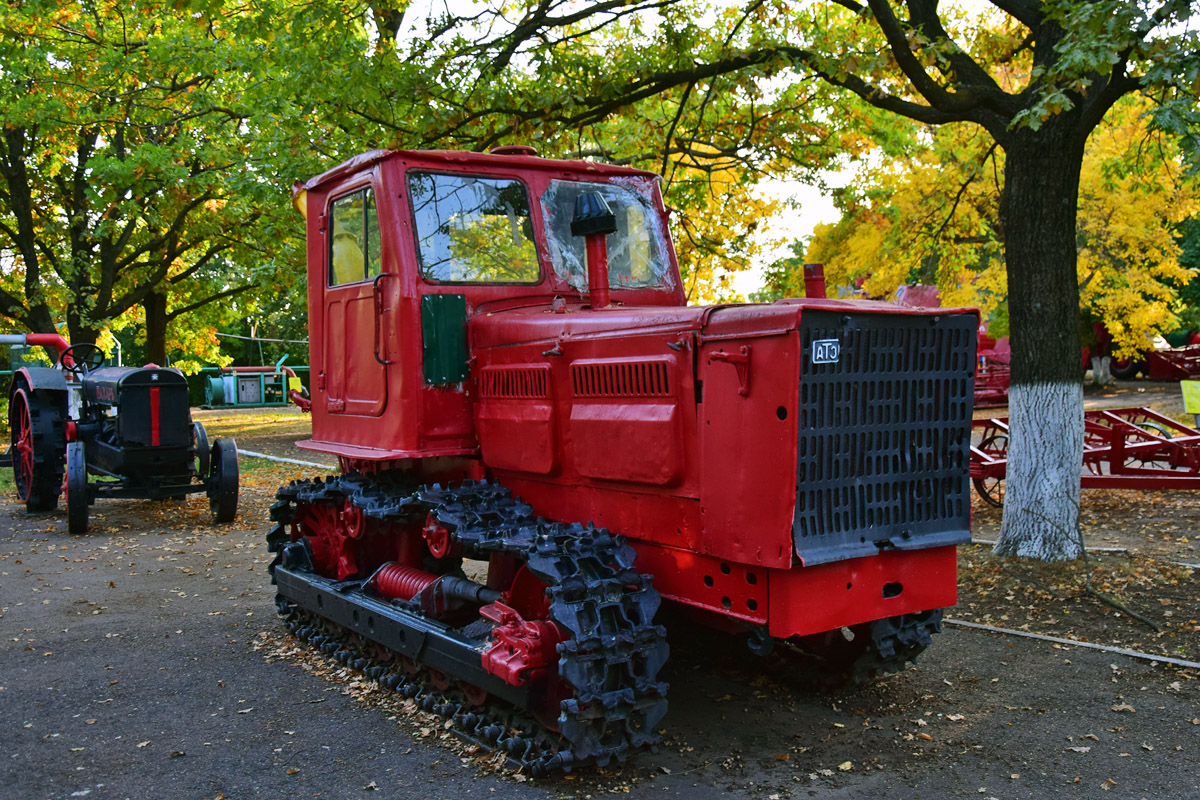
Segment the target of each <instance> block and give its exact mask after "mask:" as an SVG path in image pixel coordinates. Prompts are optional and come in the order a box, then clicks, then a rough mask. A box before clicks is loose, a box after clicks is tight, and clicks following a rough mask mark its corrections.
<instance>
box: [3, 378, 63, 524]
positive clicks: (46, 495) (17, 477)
mask: <svg viewBox="0 0 1200 800" xmlns="http://www.w3.org/2000/svg"><path fill="white" fill-rule="evenodd" d="M8 422H9V430H10V431H11V433H12V450H11V451H10V455H11V458H12V468H13V483H14V484H15V485H16V489H17V497H18V498H19V499H20V500H21V502H23V503H24V504H25V508H26V509H28V510H29V511H53V510H54V509H55V508H56V507H57V506H58V495H59V494H60V493H61V492H62V482H63V445H64V444H65V442H64V441H63V440H64V439H65V435H64V433H63V430H64V428H63V421H62V413H61V411H60V410H59V408H58V406H57V404H55V403H53V402H51V401H49V400H47V399H46V398H45V397H44V395H43V393H40V392H34V391H32V390H30V389H29V387H28V386H27V385H26V384H25V383H24V382H21V383H19V384H18V387H17V390H16V391H14V392H13V393H12V397H11V398H10V400H9V406H8Z"/></svg>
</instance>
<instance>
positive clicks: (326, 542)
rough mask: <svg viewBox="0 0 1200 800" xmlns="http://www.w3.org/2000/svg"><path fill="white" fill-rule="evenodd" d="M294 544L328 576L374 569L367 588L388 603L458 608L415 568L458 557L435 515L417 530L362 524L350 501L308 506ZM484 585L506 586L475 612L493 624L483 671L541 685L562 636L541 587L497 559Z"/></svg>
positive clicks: (436, 613)
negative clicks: (305, 545)
mask: <svg viewBox="0 0 1200 800" xmlns="http://www.w3.org/2000/svg"><path fill="white" fill-rule="evenodd" d="M291 535H292V540H293V541H297V540H299V539H300V538H302V537H307V538H308V542H309V546H310V548H311V550H312V558H313V566H314V567H315V568H316V569H317V571H318V572H319V573H320V574H322V575H325V576H327V577H333V578H336V579H337V580H347V579H350V578H354V577H356V576H359V575H362V574H363V570H361V569H360V565H361V564H379V563H382V566H380V567H379V568H378V569H376V570H374V572H373V573H372V574H371V577H370V580H369V581H368V583H369V584H370V585H371V586H372V587H373V589H374V590H375V592H376V593H378V594H379V595H381V596H383V597H386V598H388V599H389V600H404V601H414V600H415V601H417V602H418V603H419V604H420V605H421V607H422V611H423V612H424V613H426V614H428V615H430V616H432V617H434V618H440V617H444V616H447V615H452V614H453V613H454V612H455V611H457V610H458V606H457V605H456V604H454V603H453V601H447V600H446V598H444V597H442V596H441V594H440V593H439V592H438V591H437V585H438V583H439V581H441V580H443V579H444V578H445V577H446V576H442V575H436V574H434V573H432V572H429V571H427V570H424V569H422V568H420V567H419V566H414V564H419V563H420V562H421V561H422V560H423V559H424V558H426V557H427V556H432V557H434V558H438V559H440V558H445V557H447V556H451V555H457V552H456V551H457V548H456V547H455V545H454V543H453V540H452V539H451V537H450V533H449V531H448V530H447V529H446V528H445V527H443V526H442V525H440V524H438V523H437V522H436V521H435V520H434V519H433V517H432V515H431V516H430V517H429V519H428V520H427V521H426V523H425V525H424V526H423V527H422V528H417V529H414V528H412V527H411V526H409V527H405V526H400V525H395V524H391V523H384V522H379V521H376V520H369V519H367V518H366V517H365V516H364V515H363V513H362V510H361V509H359V508H357V507H356V506H354V505H352V504H351V503H350V502H349V501H348V500H347V501H346V503H345V504H344V505H343V506H342V508H341V509H334V508H329V507H327V506H320V505H306V506H304V507H303V508H302V509H301V511H300V512H299V513H298V514H297V516H296V518H295V520H293V523H292V531H291ZM488 582H489V584H492V583H493V582H495V583H500V584H503V583H507V584H508V586H507V588H506V589H505V590H504V591H502V592H501V599H500V600H497V601H496V602H493V603H490V604H488V605H485V606H483V607H482V608H480V609H479V615H480V616H482V617H484V618H485V619H489V620H491V621H492V622H495V623H496V628H495V629H493V631H492V645H491V646H490V647H489V648H488V649H486V650H485V651H484V652H483V654H482V663H483V667H484V669H486V670H487V671H488V672H489V673H491V674H493V675H495V676H497V677H499V678H500V679H502V680H503V681H505V682H506V683H508V684H509V685H511V686H522V685H524V684H525V683H527V682H529V681H531V680H539V679H541V678H542V677H544V676H545V674H546V673H547V672H548V671H552V670H553V669H554V666H555V664H556V663H557V661H558V652H557V649H556V648H557V645H558V643H559V642H561V641H564V640H565V639H566V638H567V636H566V633H565V632H564V631H563V630H562V629H561V628H560V627H559V626H558V625H557V624H556V623H554V622H553V621H552V620H550V619H548V617H549V612H550V609H549V601H548V600H547V598H546V585H545V584H544V583H543V582H542V581H541V580H539V579H538V578H537V577H536V576H534V575H533V573H531V572H530V571H529V570H528V569H526V568H525V567H524V566H523V565H517V564H514V563H512V562H511V561H510V560H509V559H507V558H506V557H504V556H503V555H502V554H501V555H498V556H496V557H494V558H493V561H492V563H491V564H490V568H489V581H488Z"/></svg>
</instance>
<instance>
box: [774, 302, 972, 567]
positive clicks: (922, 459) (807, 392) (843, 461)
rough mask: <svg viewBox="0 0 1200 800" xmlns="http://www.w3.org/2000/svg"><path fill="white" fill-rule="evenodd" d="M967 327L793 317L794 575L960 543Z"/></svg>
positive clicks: (947, 319)
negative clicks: (796, 378)
mask: <svg viewBox="0 0 1200 800" xmlns="http://www.w3.org/2000/svg"><path fill="white" fill-rule="evenodd" d="M976 325H977V318H976V317H975V316H974V315H972V314H940V315H937V316H915V315H912V316H910V315H903V314H839V313H833V312H827V311H811V310H810V311H805V312H803V315H802V317H801V325H800V337H801V344H802V347H803V356H802V359H803V360H802V366H801V376H800V398H799V400H800V402H799V440H798V443H797V463H796V515H795V521H794V525H793V536H794V540H795V546H796V552H797V553H798V554H799V555H800V557H801V558H803V559H804V562H805V563H806V564H815V563H823V562H827V561H835V560H839V559H843V558H854V557H857V556H862V555H869V554H872V553H875V552H877V551H878V550H879V549H880V548H898V549H915V548H920V547H932V546H935V545H940V544H951V543H957V542H965V541H968V540H969V539H970V533H969V522H970V495H969V482H968V453H969V441H970V429H971V409H972V406H973V396H972V393H973V385H974V377H973V376H974V364H975V341H976V333H975V331H976ZM833 343H836V345H834V344H833Z"/></svg>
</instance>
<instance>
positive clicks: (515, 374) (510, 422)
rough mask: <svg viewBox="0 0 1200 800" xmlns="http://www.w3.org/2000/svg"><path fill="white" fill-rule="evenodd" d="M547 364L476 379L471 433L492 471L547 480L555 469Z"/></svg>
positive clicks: (489, 371)
mask: <svg viewBox="0 0 1200 800" xmlns="http://www.w3.org/2000/svg"><path fill="white" fill-rule="evenodd" d="M554 428H555V422H554V407H553V406H552V405H551V403H550V367H549V365H547V364H504V365H496V366H489V367H484V368H483V369H482V370H481V371H480V374H479V403H478V404H476V406H475V430H476V432H477V433H478V435H479V446H480V448H481V449H482V451H483V460H484V463H486V464H487V465H488V466H489V467H492V468H493V469H505V470H512V471H514V472H528V473H532V474H535V475H549V474H551V473H553V472H555V471H557V469H558V448H557V446H556V442H555V438H556V437H555V433H554Z"/></svg>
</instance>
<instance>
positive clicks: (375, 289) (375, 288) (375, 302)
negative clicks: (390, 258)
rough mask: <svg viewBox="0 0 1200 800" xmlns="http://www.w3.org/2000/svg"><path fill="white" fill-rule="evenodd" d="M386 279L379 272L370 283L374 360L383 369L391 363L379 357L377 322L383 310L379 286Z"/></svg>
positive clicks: (383, 273)
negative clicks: (372, 310) (373, 315)
mask: <svg viewBox="0 0 1200 800" xmlns="http://www.w3.org/2000/svg"><path fill="white" fill-rule="evenodd" d="M386 277H388V273H386V272H381V273H379V274H378V275H376V276H375V280H374V281H372V282H371V305H372V307H373V308H374V312H375V340H374V346H375V360H376V361H378V362H379V363H380V364H383V365H384V366H385V367H386V366H387V365H388V364H391V363H392V362H391V359H388V358H381V357H380V355H379V351H380V349H381V345H382V344H383V342H382V340H381V338H380V335H379V334H380V330H381V328H382V326H381V324H380V322H379V320H380V317H381V316H382V315H383V311H384V309H382V308H381V307H380V306H381V303H380V297H381V296H382V294H383V291H382V289H381V288H380V286H381V285H382V283H383V279H384V278H386ZM386 310H388V311H390V310H391V309H386ZM386 355H387V353H386V352H385V353H384V356H386Z"/></svg>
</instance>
